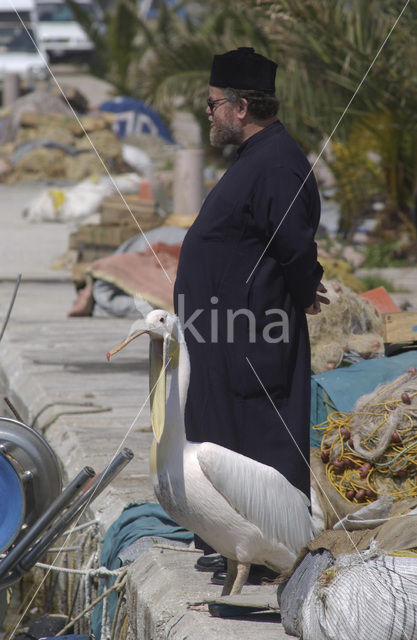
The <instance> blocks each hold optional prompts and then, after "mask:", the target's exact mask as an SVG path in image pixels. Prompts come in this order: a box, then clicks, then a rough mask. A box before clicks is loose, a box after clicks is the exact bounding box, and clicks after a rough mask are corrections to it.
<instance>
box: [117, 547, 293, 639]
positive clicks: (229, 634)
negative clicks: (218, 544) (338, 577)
mask: <svg viewBox="0 0 417 640" xmlns="http://www.w3.org/2000/svg"><path fill="white" fill-rule="evenodd" d="M197 558H198V553H197V552H187V551H186V552H184V551H171V550H164V549H158V548H153V549H149V550H148V551H146V552H145V553H143V554H142V555H141V556H140V557H139V558H138V559H137V560H136V561H135V562H134V563H133V564H132V565H131V568H130V569H129V573H128V584H127V594H126V595H127V609H128V612H129V620H130V622H129V624H130V631H129V633H130V635H129V636H128V639H129V640H136V639H138V638H141V639H142V638H143V639H144V640H145V639H146V640H167V639H168V638H169V640H185V639H186V638H187V639H190V640H226V639H229V638H230V639H233V638H235V639H236V640H237V639H239V640H243V639H247V640H253V639H254V638H256V640H283V639H286V638H289V637H290V636H288V635H287V634H286V633H285V631H284V629H283V627H282V624H281V623H280V622H279V617H278V616H277V614H273V613H266V614H255V615H252V616H250V617H245V618H243V617H240V618H227V619H226V618H216V617H213V616H211V615H210V613H209V612H208V608H207V606H204V605H202V603H204V602H205V601H207V600H208V599H210V598H218V597H219V596H220V594H221V590H222V587H220V586H216V585H213V584H211V583H210V578H211V573H203V572H198V571H196V570H195V569H194V564H195V562H196V560H197ZM276 590H277V586H276V585H262V586H251V585H246V586H245V587H244V588H243V592H244V593H246V594H248V593H251V592H252V593H259V592H260V591H262V592H264V593H266V594H267V595H269V594H272V596H271V597H272V598H273V599H275V598H276V595H275V594H276Z"/></svg>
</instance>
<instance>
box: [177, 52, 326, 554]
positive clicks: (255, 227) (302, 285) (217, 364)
mask: <svg viewBox="0 0 417 640" xmlns="http://www.w3.org/2000/svg"><path fill="white" fill-rule="evenodd" d="M275 72H276V64H275V63H274V62H273V61H271V60H269V59H268V58H265V57H264V56H262V55H259V54H257V53H255V52H254V50H253V49H252V48H249V47H243V48H239V49H237V50H234V51H229V52H228V53H225V54H223V55H216V56H214V59H213V64H212V69H211V77H210V88H209V98H208V100H207V108H206V113H207V116H208V118H209V121H210V126H211V131H210V141H211V143H212V144H213V145H214V146H219V147H224V146H225V145H228V144H233V145H237V146H238V149H237V155H236V159H235V160H234V162H233V164H232V165H231V166H230V167H229V169H228V170H227V171H226V173H225V174H224V176H223V177H222V178H221V180H220V181H219V182H218V184H217V185H216V186H215V187H214V189H213V190H212V191H211V192H210V194H209V195H208V196H207V198H206V200H205V202H204V203H203V206H202V208H201V211H200V213H199V215H198V216H197V218H196V220H195V222H194V224H193V225H192V226H191V228H190V229H189V231H188V233H187V235H186V237H185V239H184V242H183V245H182V249H181V255H180V261H179V266H178V273H177V279H176V283H175V291H174V300H175V309H176V313H177V314H178V315H179V316H180V318H181V320H182V322H183V326H184V329H185V339H186V343H187V347H188V352H189V355H190V363H191V380H190V386H189V390H188V398H187V404H186V410H185V426H186V432H187V438H188V440H192V441H194V442H204V441H210V442H214V443H216V444H219V445H222V446H224V447H227V448H229V449H232V450H233V451H236V452H238V453H241V454H243V455H245V456H248V457H250V458H253V459H255V460H258V461H259V462H262V463H264V464H267V465H270V466H271V467H274V468H275V469H277V470H278V471H280V472H281V473H282V474H283V475H284V476H285V477H286V478H287V479H288V480H289V481H290V482H291V483H292V484H293V485H294V486H295V487H298V488H299V489H300V490H301V491H303V492H304V493H305V494H306V495H307V496H309V494H310V472H309V462H308V461H309V449H310V445H309V423H310V377H311V369H310V346H309V338H308V329H307V321H306V313H311V314H315V313H318V312H319V311H320V303H321V302H324V303H327V302H328V300H327V298H325V297H323V296H320V294H319V293H318V291H320V292H325V289H324V287H323V286H322V285H321V283H320V280H321V276H322V273H323V269H322V267H321V265H320V264H319V263H318V262H317V247H316V243H315V241H314V234H315V232H316V229H317V226H318V223H319V218H320V197H319V193H318V189H317V185H316V181H315V178H314V175H313V173H312V171H311V167H310V164H309V162H308V160H307V159H306V157H305V155H304V153H303V152H302V151H301V149H300V147H299V146H298V144H297V143H296V142H295V140H294V139H293V138H292V137H291V136H290V135H289V134H288V132H287V131H286V130H285V128H284V126H283V124H282V123H281V122H280V121H279V120H278V119H277V117H276V114H277V111H278V106H279V102H278V100H277V98H276V96H275ZM201 548H204V545H201ZM205 550H206V551H209V549H207V548H206V549H205Z"/></svg>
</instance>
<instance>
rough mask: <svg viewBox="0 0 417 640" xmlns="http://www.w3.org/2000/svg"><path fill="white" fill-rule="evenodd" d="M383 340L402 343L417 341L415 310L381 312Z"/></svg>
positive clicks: (416, 313) (416, 316) (389, 342)
mask: <svg viewBox="0 0 417 640" xmlns="http://www.w3.org/2000/svg"><path fill="white" fill-rule="evenodd" d="M382 318H383V322H384V327H383V328H384V342H386V343H388V344H391V343H395V344H404V343H405V342H415V341H417V311H400V312H398V313H383V314H382Z"/></svg>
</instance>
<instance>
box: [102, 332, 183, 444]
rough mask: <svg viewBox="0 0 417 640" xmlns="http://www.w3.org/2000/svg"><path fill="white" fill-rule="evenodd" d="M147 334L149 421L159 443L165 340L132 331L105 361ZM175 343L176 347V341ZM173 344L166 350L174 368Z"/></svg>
mask: <svg viewBox="0 0 417 640" xmlns="http://www.w3.org/2000/svg"><path fill="white" fill-rule="evenodd" d="M144 333H147V334H148V335H149V336H150V338H151V340H150V343H149V389H150V403H151V420H152V430H153V434H154V436H155V440H156V441H157V442H159V441H160V439H161V437H162V433H163V431H164V425H165V404H166V366H165V361H166V353H167V342H168V340H167V338H163V337H162V336H158V334H156V333H154V332H152V331H150V330H149V329H139V330H137V331H134V332H133V333H132V334H131V335H130V336H128V337H127V338H126V340H123V342H121V343H120V344H118V345H117V346H116V347H113V349H111V350H110V351H109V352H108V354H107V360H110V358H111V357H112V356H114V355H115V354H116V353H118V352H119V351H121V350H122V349H124V348H125V347H126V345H128V344H129V343H130V342H132V340H135V338H138V337H139V336H142V335H143V334H144ZM175 343H176V344H177V345H178V343H177V341H176V340H175ZM175 343H171V341H170V349H168V357H169V358H170V360H171V359H172V360H173V362H174V366H177V364H178V355H177V353H178V348H175Z"/></svg>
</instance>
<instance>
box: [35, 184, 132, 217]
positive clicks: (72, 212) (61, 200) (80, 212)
mask: <svg viewBox="0 0 417 640" xmlns="http://www.w3.org/2000/svg"><path fill="white" fill-rule="evenodd" d="M141 180H142V179H141V178H140V177H139V176H138V175H137V174H136V173H126V174H121V175H118V176H113V177H112V179H111V178H110V177H108V176H104V177H100V178H98V177H97V178H95V177H91V178H87V179H86V180H83V181H82V182H79V183H78V184H76V185H74V186H73V187H66V188H53V187H50V188H48V189H45V191H43V192H42V193H41V194H40V195H39V196H37V197H36V199H35V200H34V201H33V202H31V203H30V204H29V206H28V207H27V209H26V212H25V213H26V215H27V218H28V219H29V221H30V222H41V221H52V222H72V221H76V222H81V221H82V220H83V219H84V218H87V217H88V216H89V215H91V214H92V213H95V212H96V211H97V210H98V209H99V207H100V205H101V203H102V201H103V199H104V198H105V197H106V196H109V195H111V194H112V193H116V192H117V191H120V192H121V193H124V194H128V193H139V189H140V184H141Z"/></svg>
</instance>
